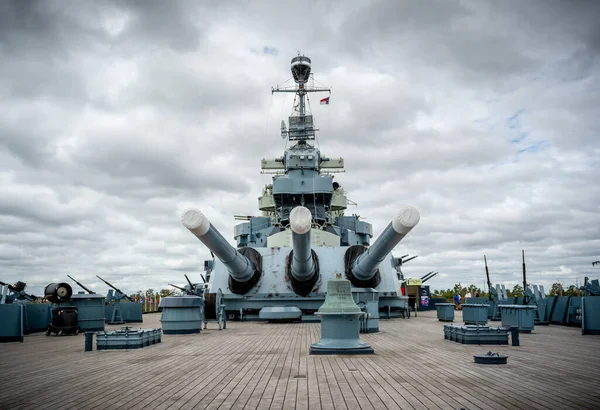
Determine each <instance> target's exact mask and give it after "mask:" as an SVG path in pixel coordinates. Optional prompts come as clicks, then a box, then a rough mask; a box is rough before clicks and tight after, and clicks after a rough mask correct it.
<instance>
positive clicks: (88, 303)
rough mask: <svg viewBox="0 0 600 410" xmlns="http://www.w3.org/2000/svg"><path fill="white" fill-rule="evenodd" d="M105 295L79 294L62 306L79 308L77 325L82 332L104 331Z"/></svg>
mask: <svg viewBox="0 0 600 410" xmlns="http://www.w3.org/2000/svg"><path fill="white" fill-rule="evenodd" d="M104 301H105V298H104V295H99V294H96V293H93V294H88V293H78V294H75V295H72V296H71V299H70V300H69V301H67V302H64V303H62V304H61V306H74V307H76V308H77V325H78V326H79V330H80V331H81V332H90V331H99V330H104V323H105V320H106V318H105V316H104V313H105V311H104Z"/></svg>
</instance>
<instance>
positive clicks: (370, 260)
mask: <svg viewBox="0 0 600 410" xmlns="http://www.w3.org/2000/svg"><path fill="white" fill-rule="evenodd" d="M404 236H405V235H402V234H399V233H398V232H396V231H395V230H394V228H393V227H392V224H391V223H389V224H388V226H387V227H386V228H385V230H384V231H383V232H382V234H381V235H380V236H379V238H377V240H376V241H375V243H373V245H371V246H370V247H369V248H368V249H367V251H366V252H365V253H363V254H362V255H360V256H359V257H358V258H357V259H356V261H355V262H354V265H353V266H352V273H353V274H354V276H356V277H357V278H358V279H360V280H368V279H371V278H372V277H373V275H375V273H376V272H377V267H378V266H379V265H380V264H381V262H383V260H384V259H385V258H386V257H387V256H388V255H389V254H390V252H391V251H392V249H394V247H395V246H396V245H398V243H399V242H400V241H401V240H402V238H404Z"/></svg>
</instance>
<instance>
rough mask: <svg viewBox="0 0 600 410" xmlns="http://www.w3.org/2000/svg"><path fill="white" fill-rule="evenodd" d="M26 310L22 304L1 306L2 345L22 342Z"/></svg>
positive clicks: (0, 340) (0, 341) (0, 331)
mask: <svg viewBox="0 0 600 410" xmlns="http://www.w3.org/2000/svg"><path fill="white" fill-rule="evenodd" d="M24 315H25V308H24V306H23V305H22V304H20V303H11V304H8V305H7V304H0V343H6V342H22V341H23V335H24V334H25V325H24Z"/></svg>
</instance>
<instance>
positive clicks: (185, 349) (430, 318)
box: [0, 56, 600, 410]
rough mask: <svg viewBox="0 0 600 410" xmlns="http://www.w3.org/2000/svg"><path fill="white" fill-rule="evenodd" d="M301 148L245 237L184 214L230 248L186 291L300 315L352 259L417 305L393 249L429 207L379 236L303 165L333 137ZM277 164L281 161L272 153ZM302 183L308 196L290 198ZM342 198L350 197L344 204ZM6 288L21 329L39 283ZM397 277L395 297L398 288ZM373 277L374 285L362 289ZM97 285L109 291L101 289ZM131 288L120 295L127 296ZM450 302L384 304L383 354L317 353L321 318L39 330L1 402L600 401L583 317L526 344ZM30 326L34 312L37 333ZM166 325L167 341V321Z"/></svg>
mask: <svg viewBox="0 0 600 410" xmlns="http://www.w3.org/2000/svg"><path fill="white" fill-rule="evenodd" d="M294 63H297V64H296V67H297V68H298V69H300V68H301V69H302V70H304V77H298V78H307V73H306V71H307V70H308V68H309V67H310V60H308V59H307V58H306V57H304V56H299V57H296V58H294V60H292V64H294ZM307 67H308V68H307ZM302 70H301V71H302ZM297 88H298V89H299V88H300V83H298V86H297ZM300 94H301V93H300ZM297 95H298V93H297ZM301 101H302V100H301V99H299V100H298V104H299V103H300V102H301ZM300 111H301V110H300V109H299V111H298V113H299V112H300ZM304 112H305V116H306V111H304ZM293 121H301V120H291V121H290V124H291V126H290V127H289V128H287V127H285V128H284V127H282V131H283V132H285V133H286V134H285V135H286V136H287V138H289V135H290V134H289V133H290V131H292V130H296V129H298V127H294V122H293ZM305 124H306V118H305ZM303 130H304V131H303V134H301V135H307V134H306V133H307V127H304V128H303ZM296 146H297V150H298V151H295V150H294V149H292V148H290V150H288V151H286V155H288V154H289V155H290V157H286V159H285V161H284V162H281V163H280V164H282V165H283V168H282V169H281V170H282V172H281V174H277V175H276V176H275V177H276V178H275V179H274V181H273V184H270V186H268V187H266V189H265V193H264V194H263V196H262V197H261V199H259V204H260V207H261V208H265V209H263V212H265V214H264V215H262V216H260V217H255V218H251V219H250V220H249V221H247V223H245V224H242V225H239V226H238V227H236V229H235V232H236V239H237V240H238V247H237V248H234V247H232V246H230V245H229V244H227V241H226V240H225V239H224V238H223V237H222V236H221V235H220V234H219V233H218V232H217V231H216V230H215V229H214V227H213V226H212V225H211V224H210V222H209V221H208V220H207V219H206V218H205V217H204V216H203V215H202V214H201V212H198V211H195V210H194V211H193V212H189V213H188V212H186V213H185V214H184V215H183V218H182V219H183V222H184V225H185V226H186V227H188V228H189V229H190V230H191V231H192V233H194V234H195V235H196V236H198V237H199V239H200V240H202V242H204V243H205V244H206V245H207V246H208V248H209V249H211V251H212V252H214V254H215V258H214V259H213V260H210V261H208V262H207V263H206V268H207V269H206V272H207V273H208V274H210V277H209V278H206V281H205V284H204V286H203V289H198V288H197V286H196V285H195V284H193V283H192V281H190V280H189V278H188V277H187V276H186V279H187V280H188V283H189V288H187V287H186V288H182V289H185V293H186V295H184V296H182V299H183V298H187V297H195V298H199V299H202V297H203V296H205V297H206V300H207V301H208V302H209V304H210V303H214V304H216V305H221V304H222V305H229V306H226V308H227V311H228V314H232V315H239V316H238V317H237V319H243V317H242V316H243V315H248V316H250V317H251V316H252V315H258V316H259V318H260V310H261V309H263V308H269V307H278V308H279V309H276V310H274V311H272V312H271V313H273V312H278V311H279V312H283V313H284V314H285V315H288V314H290V313H291V312H293V311H295V310H294V309H298V310H299V311H300V313H301V316H300V317H304V316H309V315H310V314H311V311H312V310H313V309H314V307H315V306H316V307H317V308H318V307H320V305H321V304H322V303H323V300H324V298H323V295H322V292H323V289H324V288H323V284H324V283H327V281H328V280H329V279H331V274H333V273H334V271H338V272H336V273H335V275H336V277H338V275H339V276H340V277H341V276H342V275H343V276H344V277H345V279H346V280H348V281H350V282H351V283H352V292H353V294H354V293H356V294H359V295H360V294H362V293H369V294H371V295H378V296H379V294H380V293H381V298H379V299H378V301H377V305H378V306H377V308H378V309H382V310H383V311H386V310H391V311H396V310H397V311H401V309H402V308H403V307H405V306H406V305H405V304H406V297H405V296H404V295H403V291H402V289H403V288H402V286H403V280H404V279H403V274H402V270H401V269H400V268H401V266H402V263H403V262H402V261H403V260H404V261H406V260H405V259H404V257H397V258H396V257H393V256H392V255H390V254H389V253H390V251H391V249H392V248H393V247H394V246H395V244H396V243H398V242H399V240H401V239H402V238H403V237H404V235H405V234H407V233H408V231H410V229H412V228H413V227H414V226H415V225H416V223H417V222H418V219H419V217H418V213H417V212H416V210H414V209H413V208H410V207H407V208H401V210H400V212H399V215H398V216H397V217H395V218H393V219H392V222H391V223H390V225H388V227H387V228H385V229H384V230H383V233H382V234H381V235H380V237H379V239H377V240H376V241H375V242H374V244H373V245H371V246H367V245H368V241H369V238H371V228H370V226H369V225H368V224H365V223H364V222H363V221H359V220H358V218H354V219H345V218H347V217H346V216H345V215H343V212H342V211H343V210H344V209H345V208H343V206H344V205H345V202H344V201H345V199H344V198H343V195H342V193H343V191H338V192H337V193H335V191H336V190H339V189H341V188H340V186H339V185H338V186H337V187H336V186H335V183H332V180H331V178H328V175H326V173H324V172H322V170H323V168H322V167H321V168H319V170H315V169H314V168H310V169H304V170H303V169H297V168H294V167H293V164H294V162H293V161H291V155H292V153H295V154H298V155H305V157H306V156H307V154H306V152H312V154H308V155H313V159H314V158H315V157H316V155H317V149H316V148H315V147H314V146H311V145H310V144H309V143H308V140H306V139H305V143H304V144H300V141H297V145H296ZM300 152H305V153H304V154H300ZM318 155H319V156H320V153H318ZM340 161H341V159H340ZM334 162H335V160H334ZM263 164H266V165H267V166H274V165H268V164H269V162H268V161H267V162H263ZM278 164H279V163H278ZM338 165H341V162H338ZM278 166H281V165H278ZM286 171H287V173H286ZM319 171H321V172H319ZM302 172H305V173H306V174H309V175H311V180H312V179H315V178H320V177H324V178H323V179H321V181H325V182H326V183H325V182H324V183H323V184H322V189H323V190H322V191H318V192H317V191H316V190H310V192H309V193H306V192H304V195H300V194H298V192H297V190H298V187H297V185H294V184H298V185H299V186H300V187H302V185H304V184H302V180H303V179H302V178H301V177H300V178H297V176H298V175H300V176H302ZM312 177H315V178H312ZM278 180H281V181H283V183H282V184H280V183H279V182H276V181H278ZM285 181H292V182H285ZM286 184H290V185H286ZM329 184H331V187H329V186H328V185H329ZM326 185H327V186H326ZM290 186H291V188H290ZM286 187H287V188H286ZM286 189H288V190H286ZM289 189H293V191H290V190H289ZM313 192H314V194H313ZM294 193H295V195H296V197H297V198H296V199H294V195H290V194H294ZM309 194H310V195H312V196H308V195H309ZM316 194H318V195H316ZM290 198H292V200H290ZM302 198H304V199H302ZM307 198H310V199H311V201H312V204H311V203H310V201H307ZM319 198H320V199H322V201H317V199H319ZM336 198H337V199H336ZM340 198H341V199H343V200H340ZM335 204H339V205H338V208H335V209H334V205H335ZM263 205H264V206H263ZM339 206H341V208H339ZM260 218H264V219H260ZM350 218H352V217H350ZM261 221H262V223H264V225H262V226H261V225H260V224H259V223H260V222H261ZM347 221H350V222H347ZM349 225H351V226H349ZM351 228H352V229H351ZM269 239H270V241H269ZM329 241H331V242H329ZM357 247H360V248H362V249H360V250H357V249H359V248H357ZM351 249H352V250H351ZM349 250H351V251H349ZM405 256H406V255H405ZM339 259H341V261H340V260H339ZM374 271H375V273H374ZM488 276H489V274H488ZM524 281H525V278H524ZM488 282H489V278H488ZM76 283H77V284H78V285H80V286H82V285H81V284H79V283H78V282H76ZM0 285H2V287H3V288H2V289H1V290H2V292H0V293H1V294H2V299H1V300H0V307H2V308H3V309H0V324H1V325H2V326H0V334H1V333H2V331H5V330H7V324H8V322H9V320H7V319H8V318H7V312H9V311H14V312H18V311H19V310H20V311H21V312H22V311H23V310H24V309H23V308H24V306H25V305H24V304H21V303H17V302H19V301H20V302H23V303H28V302H27V301H29V300H33V299H37V298H36V297H35V296H34V295H31V294H29V293H28V292H26V286H25V283H22V282H18V283H16V284H14V285H9V284H4V283H2V282H0ZM4 285H6V286H4ZM388 285H389V287H388ZM269 286H271V287H272V288H273V286H275V287H274V288H273V292H272V294H271V295H269V293H265V292H266V291H267V290H268V287H269ZM111 287H113V288H114V286H112V285H111ZM392 287H393V291H392V292H395V294H391V295H390V294H389V292H390V290H389V289H391V288H392ZM63 288H64V289H65V290H62V289H63ZM69 288H70V287H69V286H68V285H66V284H64V283H60V284H51V285H49V286H48V287H47V289H46V292H45V293H46V294H47V296H48V297H51V298H52V299H60V298H66V297H67V295H68V294H69V293H71V291H70V290H69ZM82 288H83V289H86V288H85V286H82ZM490 288H491V286H490ZM585 288H586V293H585V294H586V296H585V298H589V300H593V299H594V298H599V299H598V300H600V296H599V295H600V290H599V289H600V288H599V287H598V283H597V281H595V282H594V281H592V282H589V283H588V281H587V280H586V286H585ZM114 289H115V290H116V291H117V295H120V293H119V292H120V291H119V290H118V289H116V288H114ZM368 289H372V290H373V292H361V290H368ZM202 290H205V291H206V292H202ZM8 291H10V292H11V293H10V294H9V295H7V292H8ZM385 292H388V294H387V295H386V294H385ZM200 295H203V296H200ZM84 296H87V297H90V296H94V294H92V293H91V292H90V291H88V295H81V298H82V299H83V297H84ZM496 296H497V297H499V293H498V294H496ZM95 299H96V298H95V297H94V298H90V299H89V300H90V301H95ZM119 300H120V296H119V297H117V298H116V299H115V302H118V301H119ZM211 300H212V302H211ZM244 300H246V301H247V302H248V304H243V301H244ZM503 300H504V299H503ZM582 300H584V298H582ZM5 302H6V304H4V303H5ZM567 302H568V301H567ZM502 303H505V302H504V301H503V302H502ZM515 303H516V302H515ZM565 303H566V302H565ZM565 303H563V304H565ZM125 304H127V303H125ZM358 304H359V303H358ZM556 304H558V302H557V303H556ZM390 305H393V306H394V309H391V308H389V306H390ZM475 305H476V306H479V307H481V306H485V305H483V304H479V303H478V304H475ZM27 306H41V304H27ZM78 306H79V308H80V309H81V308H82V307H86V305H84V304H80V305H78ZM581 306H582V308H585V306H586V305H585V303H583V304H582V305H581ZM89 307H90V308H93V309H92V310H93V311H94V312H96V311H97V312H98V314H100V315H101V312H102V313H104V312H105V310H104V306H103V305H102V304H100V305H98V306H96V305H95V304H94V305H93V306H92V305H90V306H89ZM449 308H450V309H449V311H450V312H449V313H450V315H449V317H448V318H447V320H452V321H454V322H455V323H461V322H463V321H464V322H465V323H466V322H467V321H469V320H468V319H467V317H466V316H463V314H465V313H464V312H463V311H454V310H453V306H449ZM290 309H291V310H290ZM81 310H82V311H83V309H81ZM315 310H316V309H315ZM257 311H258V312H257ZM267 312H269V311H268V310H267ZM564 312H566V310H564ZM437 313H438V315H437V317H436V312H435V311H423V312H419V314H418V317H412V318H411V319H410V320H393V319H392V320H386V319H385V317H384V319H382V320H381V321H380V324H379V332H376V333H375V332H374V333H364V334H361V340H363V341H364V342H365V343H367V344H368V345H370V346H372V347H373V349H374V354H369V355H368V356H351V355H344V354H337V355H327V356H320V355H318V356H314V355H311V354H310V348H311V346H312V345H314V344H315V343H316V342H318V341H319V336H320V334H319V333H320V330H321V324H320V323H312V321H307V323H265V321H253V320H249V321H245V320H237V321H233V322H231V323H230V324H229V326H228V327H227V330H226V331H219V330H218V329H217V328H216V327H209V328H208V329H206V327H205V328H204V329H203V330H202V331H201V332H198V333H195V334H165V333H166V332H164V330H165V329H164V328H163V336H162V340H161V342H160V343H156V344H151V345H147V346H146V347H144V348H143V349H140V348H135V349H123V350H98V348H99V346H100V344H101V342H103V343H104V341H103V340H101V339H103V338H104V336H105V335H106V333H104V332H95V334H96V341H97V346H98V348H97V349H95V350H94V349H91V343H90V344H89V345H88V341H91V337H89V336H92V335H93V334H94V333H92V332H88V331H86V332H81V333H85V337H84V336H81V334H80V335H78V336H72V337H59V336H57V337H47V336H46V335H44V333H43V332H42V331H38V332H36V333H31V334H27V336H26V337H24V338H23V337H22V332H21V337H20V342H15V343H2V344H0V409H38V408H44V409H120V408H123V409H209V408H210V409H496V410H501V409H596V408H598V400H599V396H598V376H597V369H598V368H599V367H600V357H599V356H598V353H597V352H598V348H599V347H600V335H589V334H586V335H585V336H584V335H582V329H578V328H577V327H569V326H562V325H561V324H558V325H555V324H554V322H553V321H550V323H549V324H548V325H547V326H536V327H535V329H534V330H532V331H531V333H527V334H523V335H521V337H520V345H518V346H517V345H515V344H514V343H513V344H512V345H507V344H504V345H479V344H462V343H456V342H455V341H453V340H449V339H451V337H446V335H445V333H446V327H447V326H448V325H446V324H444V322H443V321H440V317H439V314H440V310H438V312H437ZM101 316H102V315H101ZM103 316H105V317H104V318H101V319H102V320H101V322H104V319H106V318H108V317H113V316H114V314H110V315H109V312H108V311H106V313H104V315H103ZM15 317H16V316H15ZM582 317H585V314H583V313H582ZM84 323H87V322H84ZM160 323H161V314H160V313H149V314H144V320H143V327H144V331H145V332H144V333H151V332H146V331H147V330H149V328H152V330H156V329H157V328H159V327H161V324H160ZM44 325H45V323H44ZM122 326H123V325H115V324H110V323H107V324H106V330H107V331H109V332H111V331H113V330H114V331H118V332H120V335H121V337H122V338H127V337H128V336H129V335H130V334H134V333H135V332H134V331H133V330H132V329H130V328H128V327H126V328H125V329H123V327H122ZM22 327H23V321H21V331H22ZM42 328H44V326H42ZM465 328H467V326H465ZM582 328H583V326H582ZM471 329H472V328H471ZM40 330H41V329H40ZM115 333H117V332H115ZM155 333H156V332H155ZM517 334H518V332H517ZM153 336H154V337H157V336H158V338H159V340H160V334H154V335H153ZM466 336H472V335H466ZM511 338H513V336H512V333H511ZM121 341H123V340H121ZM125 342H127V343H129V342H130V341H127V340H126V341H125ZM474 358H475V360H474ZM478 358H479V359H480V360H479V361H478V360H477V359H478ZM482 358H483V359H486V360H487V361H494V358H501V359H503V362H504V363H506V364H495V365H490V364H480V363H483V362H482V361H481V359H482ZM496 362H497V363H501V362H499V361H496Z"/></svg>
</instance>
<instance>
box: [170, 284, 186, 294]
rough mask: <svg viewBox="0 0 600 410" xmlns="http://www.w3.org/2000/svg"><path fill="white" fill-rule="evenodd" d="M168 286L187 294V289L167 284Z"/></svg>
mask: <svg viewBox="0 0 600 410" xmlns="http://www.w3.org/2000/svg"><path fill="white" fill-rule="evenodd" d="M169 286H173V287H174V288H175V289H179V290H180V291H182V292H185V293H187V289H186V288H182V287H181V286H177V285H173V284H172V283H169Z"/></svg>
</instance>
